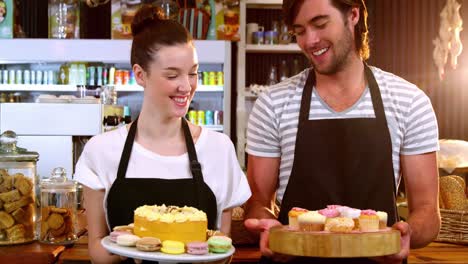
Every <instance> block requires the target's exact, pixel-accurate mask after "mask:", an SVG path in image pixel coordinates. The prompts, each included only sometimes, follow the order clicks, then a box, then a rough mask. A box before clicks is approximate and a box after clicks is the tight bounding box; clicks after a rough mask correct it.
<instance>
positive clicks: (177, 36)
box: [130, 5, 192, 71]
mask: <svg viewBox="0 0 468 264" xmlns="http://www.w3.org/2000/svg"><path fill="white" fill-rule="evenodd" d="M162 17H163V16H162V13H161V9H159V8H157V7H154V6H151V5H144V6H142V7H141V8H140V9H139V10H138V12H137V13H136V14H135V17H134V19H133V22H132V35H133V42H132V51H131V58H130V63H131V64H132V65H134V64H138V65H140V66H141V67H142V68H143V69H144V70H145V71H148V66H149V63H150V62H151V61H152V59H153V58H154V57H153V56H154V55H155V53H156V52H157V51H158V50H159V49H160V48H161V47H162V46H172V45H175V44H187V43H192V37H191V35H190V34H189V32H188V31H187V29H185V27H184V26H182V25H181V24H180V23H179V22H177V21H174V20H170V19H161V18H162Z"/></svg>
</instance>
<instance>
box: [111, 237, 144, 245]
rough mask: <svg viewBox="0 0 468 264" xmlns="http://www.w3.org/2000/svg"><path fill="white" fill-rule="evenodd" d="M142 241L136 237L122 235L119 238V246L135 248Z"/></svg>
mask: <svg viewBox="0 0 468 264" xmlns="http://www.w3.org/2000/svg"><path fill="white" fill-rule="evenodd" d="M138 240H140V237H139V236H135V235H120V236H117V241H116V242H117V245H119V246H125V247H134V246H135V245H136V242H137V241H138Z"/></svg>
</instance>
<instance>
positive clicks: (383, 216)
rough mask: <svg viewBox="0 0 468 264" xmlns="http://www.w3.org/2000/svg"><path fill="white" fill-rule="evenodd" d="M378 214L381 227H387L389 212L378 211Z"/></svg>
mask: <svg viewBox="0 0 468 264" xmlns="http://www.w3.org/2000/svg"><path fill="white" fill-rule="evenodd" d="M376 214H377V216H378V217H379V229H385V228H387V219H388V215H387V213H386V212H382V211H378V212H377V213H376Z"/></svg>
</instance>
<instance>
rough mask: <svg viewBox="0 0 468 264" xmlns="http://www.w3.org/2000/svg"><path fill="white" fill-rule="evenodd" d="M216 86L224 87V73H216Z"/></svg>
mask: <svg viewBox="0 0 468 264" xmlns="http://www.w3.org/2000/svg"><path fill="white" fill-rule="evenodd" d="M216 85H224V73H223V72H222V71H219V72H217V73H216Z"/></svg>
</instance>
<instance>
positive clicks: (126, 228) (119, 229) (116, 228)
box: [112, 225, 133, 233]
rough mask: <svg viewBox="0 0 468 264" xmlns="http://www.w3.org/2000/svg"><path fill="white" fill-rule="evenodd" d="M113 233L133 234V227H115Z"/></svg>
mask: <svg viewBox="0 0 468 264" xmlns="http://www.w3.org/2000/svg"><path fill="white" fill-rule="evenodd" d="M112 230H113V231H128V232H131V233H133V227H132V226H128V225H125V226H124V225H122V226H115V227H114V228H112Z"/></svg>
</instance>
